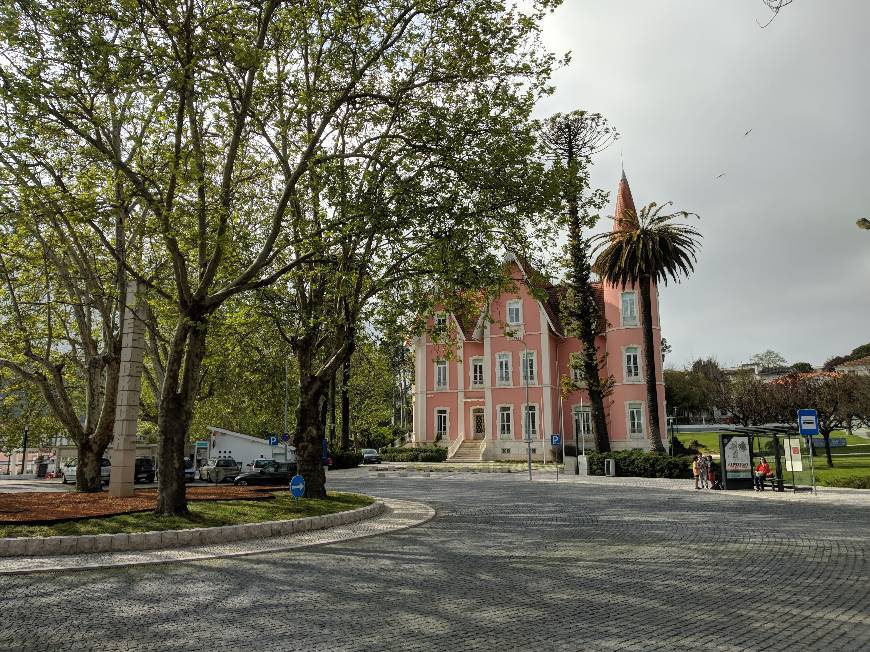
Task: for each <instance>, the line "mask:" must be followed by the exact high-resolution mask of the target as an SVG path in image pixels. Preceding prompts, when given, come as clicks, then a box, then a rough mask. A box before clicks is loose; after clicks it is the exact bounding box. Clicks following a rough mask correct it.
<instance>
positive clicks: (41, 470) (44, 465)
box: [36, 462, 48, 478]
mask: <svg viewBox="0 0 870 652" xmlns="http://www.w3.org/2000/svg"><path fill="white" fill-rule="evenodd" d="M46 473H48V462H40V463H39V464H37V465H36V477H37V478H44V477H45V474H46Z"/></svg>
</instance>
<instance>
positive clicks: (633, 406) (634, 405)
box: [625, 401, 646, 439]
mask: <svg viewBox="0 0 870 652" xmlns="http://www.w3.org/2000/svg"><path fill="white" fill-rule="evenodd" d="M632 412H637V413H638V414H639V415H640V418H639V421H640V432H632V430H631V421H632V419H631V413H632ZM645 427H646V416H645V415H644V411H643V401H627V402H626V404H625V431H626V433H627V434H628V438H629V439H643V437H644V428H645Z"/></svg>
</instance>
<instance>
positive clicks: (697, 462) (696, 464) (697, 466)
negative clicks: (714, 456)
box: [692, 455, 701, 489]
mask: <svg viewBox="0 0 870 652" xmlns="http://www.w3.org/2000/svg"><path fill="white" fill-rule="evenodd" d="M700 475H701V456H700V455H695V457H694V458H693V459H692V477H693V478H694V479H695V489H700V488H701V487H699V486H698V479H699V477H700Z"/></svg>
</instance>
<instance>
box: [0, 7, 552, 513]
mask: <svg viewBox="0 0 870 652" xmlns="http://www.w3.org/2000/svg"><path fill="white" fill-rule="evenodd" d="M557 4H558V2H556V1H555V0H552V1H550V0H539V1H538V2H535V3H534V4H533V5H532V6H531V9H526V10H525V11H520V10H519V9H517V8H515V7H514V6H513V5H511V4H509V3H506V2H500V1H493V0H475V1H474V2H471V3H469V2H466V1H464V0H445V1H444V2H439V3H431V2H429V0H410V1H409V2H406V3H397V2H394V1H393V0H377V1H375V2H369V3H359V2H338V1H337V0H318V1H316V2H309V3H302V4H300V3H283V2H280V1H279V0H268V1H266V2H262V3H249V4H239V3H234V2H228V1H223V0H220V1H218V2H217V3H210V4H201V3H197V2H194V0H184V1H183V2H181V3H179V2H176V1H172V2H170V1H169V0H155V1H154V2H147V3H140V2H120V1H109V2H105V3H97V4H91V5H88V7H87V10H86V11H84V10H82V8H81V7H80V6H79V5H73V4H52V5H48V4H39V3H24V2H21V3H13V4H11V5H10V6H7V7H6V9H5V13H4V20H3V22H2V26H0V42H2V54H0V56H2V58H3V62H2V65H0V76H2V83H0V97H2V99H3V101H4V102H5V103H6V108H7V111H8V112H9V113H10V114H11V115H13V116H15V118H16V120H17V123H16V131H17V132H20V133H22V134H27V135H28V137H30V138H32V139H33V140H34V141H38V140H39V139H40V138H41V137H42V135H43V132H44V130H45V129H51V130H52V131H53V132H55V133H56V135H57V137H58V138H60V139H62V140H63V142H64V147H65V148H66V149H67V151H68V152H69V154H70V157H71V158H73V159H76V160H90V161H94V162H95V164H96V165H98V166H99V169H100V172H101V174H102V175H103V177H104V178H111V179H115V180H116V184H117V186H118V188H119V191H120V192H121V194H123V195H124V196H125V197H129V198H132V199H133V201H132V202H131V209H132V210H131V212H130V215H129V216H128V221H129V223H131V225H132V227H133V228H134V229H135V231H136V233H138V234H139V235H140V237H141V239H142V241H143V247H142V252H143V255H142V256H141V257H140V258H139V259H137V260H131V259H130V258H128V257H126V256H125V255H124V252H123V251H121V248H120V247H119V244H118V243H117V242H115V243H113V242H112V241H111V239H110V238H108V237H106V234H105V232H104V231H103V230H102V229H100V228H95V232H96V233H97V234H98V235H99V236H100V239H101V241H102V242H103V246H104V247H105V249H106V250H107V251H109V252H110V253H111V255H112V256H113V257H114V258H115V259H117V260H119V261H123V265H124V268H125V269H126V271H127V273H128V274H129V275H130V276H131V277H133V278H136V279H137V280H139V281H141V282H143V283H144V284H145V285H146V286H147V288H148V291H149V296H150V299H151V302H152V304H153V305H154V307H155V309H156V310H157V312H158V313H165V314H166V315H169V316H171V317H172V319H171V323H172V327H171V329H169V333H170V334H169V336H168V338H167V340H168V343H167V354H166V357H165V360H164V369H163V373H162V376H163V377H162V382H161V384H160V396H159V401H158V404H159V412H158V416H157V421H158V424H157V429H158V434H159V439H160V459H161V465H162V469H163V473H162V474H161V483H160V488H159V490H158V500H157V507H156V511H157V513H159V514H166V515H175V514H185V513H187V505H186V499H185V486H184V477H183V463H182V459H183V453H184V446H185V443H186V441H187V439H188V435H189V428H190V424H191V419H192V417H193V410H194V407H195V404H196V399H197V396H198V395H199V393H200V387H201V383H202V364H203V359H204V357H205V356H206V353H207V335H208V331H209V328H210V324H211V321H212V318H213V316H214V315H215V313H216V312H217V311H218V310H219V309H220V307H221V306H222V305H223V304H224V302H226V301H227V300H228V299H230V298H231V297H234V296H236V295H239V294H242V293H246V292H250V291H252V290H256V289H258V288H263V287H267V286H269V285H271V284H273V283H275V282H276V281H277V280H278V279H281V278H282V277H284V276H285V275H288V274H290V275H291V278H292V280H291V281H290V282H289V283H290V287H291V288H292V292H293V293H295V299H296V301H295V304H294V307H295V308H296V310H297V311H298V314H296V315H294V317H293V319H294V320H295V321H296V322H297V323H298V324H302V325H303V328H302V329H301V330H299V331H298V332H296V333H294V334H293V335H292V336H291V337H293V338H295V339H293V340H292V341H293V343H294V352H295V354H296V358H297V364H298V365H299V367H300V376H299V377H300V387H299V391H300V401H299V406H298V407H297V420H296V428H297V430H296V435H295V442H296V445H297V449H298V451H299V459H300V469H301V471H302V473H303V475H305V477H306V487H307V490H308V493H309V495H311V496H321V495H324V492H325V488H324V477H323V471H322V468H321V465H320V461H319V456H320V439H321V434H322V433H321V432H320V430H321V426H320V425H318V424H319V423H320V414H319V410H320V407H321V403H322V400H321V399H322V395H323V391H324V389H323V388H324V387H325V386H326V383H325V382H324V381H326V380H328V378H330V377H331V376H332V375H333V372H334V369H332V367H333V366H336V365H338V364H340V363H341V361H342V360H343V357H344V356H345V355H346V353H347V350H348V349H349V344H348V338H347V334H348V330H349V329H351V328H352V327H353V325H354V324H356V323H357V321H358V314H359V311H360V310H359V309H360V306H359V305H351V306H350V307H349V308H348V313H347V315H345V316H343V317H342V319H343V323H342V324H339V325H338V326H337V327H332V326H330V325H329V324H328V321H329V320H326V323H325V322H324V321H323V319H324V316H330V315H331V313H332V312H333V311H334V310H335V308H336V307H338V308H339V314H341V312H342V311H341V308H342V305H341V299H340V297H341V296H356V295H355V294H354V293H353V292H351V293H350V294H349V295H348V293H347V291H346V287H345V284H347V286H348V287H355V283H356V282H357V281H358V282H359V284H361V285H362V290H361V291H360V292H359V293H358V295H359V296H362V297H365V296H368V295H369V294H370V293H372V290H371V289H370V288H369V287H368V286H367V282H368V279H370V278H371V275H370V274H369V273H368V272H365V273H360V272H359V269H358V266H359V265H360V264H363V265H365V264H367V263H368V262H369V261H372V260H376V261H379V264H381V265H383V267H384V269H385V270H387V269H388V268H389V265H388V263H387V261H389V260H391V259H393V258H395V260H396V261H397V264H398V265H399V266H400V267H401V266H404V268H403V269H404V272H403V273H405V272H407V261H408V260H409V257H408V255H407V254H401V253H399V254H394V252H393V251H391V247H392V245H394V244H397V243H405V242H407V243H408V246H409V247H413V243H414V242H415V241H416V240H415V236H416V237H419V236H422V235H423V233H424V232H425V234H426V236H427V237H426V241H427V242H429V243H432V242H434V243H437V244H438V245H439V246H440V247H441V252H442V253H444V254H449V252H450V251H451V250H452V249H454V248H456V247H457V245H458V243H460V242H462V239H463V238H465V239H466V240H467V241H469V242H472V243H473V242H475V240H479V239H482V238H489V237H491V235H492V233H491V230H483V231H482V232H478V231H474V230H473V228H472V226H471V225H469V226H468V227H465V226H464V225H463V223H462V220H463V219H466V218H469V217H473V216H475V215H477V213H478V211H480V210H481V209H480V206H481V205H482V204H483V203H485V202H484V200H485V201H486V202H487V203H488V204H489V205H490V206H491V207H492V209H491V211H490V213H489V219H490V220H491V221H493V222H494V219H495V216H494V213H495V211H494V206H495V204H496V203H497V202H498V201H499V199H498V198H496V197H494V196H493V195H495V194H498V193H501V197H505V196H508V195H509V194H510V193H511V192H514V191H515V190H516V188H517V187H518V186H520V184H516V185H514V186H511V184H510V183H508V184H494V181H495V180H496V178H497V173H498V175H505V176H506V177H507V178H508V179H511V178H514V179H516V178H519V177H522V176H524V175H523V174H522V172H523V171H522V170H521V169H518V168H514V167H512V166H514V164H515V163H517V158H516V157H514V156H504V154H506V148H510V147H525V146H527V142H526V137H525V136H524V134H523V132H522V125H523V121H522V120H518V118H522V117H523V115H527V114H528V112H529V111H530V107H531V105H532V104H533V102H534V100H535V98H536V97H538V96H539V95H540V93H542V92H545V91H546V90H547V77H548V73H549V70H550V68H551V67H552V64H553V63H554V60H553V58H552V57H551V56H550V55H549V54H547V53H546V52H545V51H543V50H542V49H541V48H540V44H539V42H538V40H537V35H538V26H537V20H538V19H539V18H540V17H541V16H542V15H543V14H544V13H545V12H546V11H548V10H549V9H551V8H552V7H554V6H556V5H557ZM493 148H494V149H493ZM439 150H440V152H443V151H447V150H449V151H450V152H457V151H462V152H464V155H463V157H462V158H461V159H460V160H459V161H457V164H456V165H452V166H446V167H442V166H439V165H437V164H436V163H435V162H436V161H437V160H439V156H440V152H439ZM427 155H431V156H429V157H428V158H427ZM478 157H480V160H481V163H477V162H476V159H477V158H478ZM441 160H444V159H443V157H441ZM421 163H424V164H423V165H421ZM484 164H485V165H488V166H489V167H490V169H491V170H492V172H491V173H489V174H485V175H483V176H482V177H477V178H475V177H469V178H466V175H477V174H478V173H480V172H481V170H482V169H483V166H484ZM517 165H521V164H519V163H517ZM343 166H347V167H349V168H351V169H350V173H348V174H344V173H342V167H343ZM415 170H416V171H417V172H416V174H415ZM525 179H526V180H527V179H528V176H527V175H525ZM469 182H471V183H469ZM360 183H362V184H363V186H364V187H365V191H364V192H359V191H358V190H357V186H358V185H359V184H360ZM520 187H522V188H523V189H524V190H525V186H520ZM352 193H355V195H356V196H355V198H354V199H353V201H352V202H351V203H350V204H346V203H345V202H344V198H345V197H348V196H350V195H351V194H352ZM466 193H471V194H466ZM425 196H429V197H431V199H432V201H431V202H430V203H429V204H426V203H425V202H422V201H421V198H422V197H425ZM519 196H522V195H519ZM97 198H98V199H99V200H101V201H106V202H107V203H111V201H112V197H107V196H106V194H105V193H103V194H98V195H97ZM406 198H408V199H409V201H405V199H406ZM469 199H473V200H474V201H473V202H472V201H467V200H469ZM411 200H412V201H411ZM451 202H452V205H453V207H455V208H456V210H453V211H452V212H451V211H446V210H445V208H448V207H450V206H451ZM473 204H476V205H473ZM514 204H515V202H514V203H511V204H508V205H506V206H504V207H503V209H504V213H509V212H510V207H511V206H513V205H514ZM397 208H399V209H401V210H400V211H399V214H401V215H402V219H403V221H402V222H401V228H399V227H395V228H392V229H391V228H389V227H387V226H384V225H383V224H382V223H381V221H380V220H381V218H382V216H383V215H384V211H385V210H386V209H390V210H391V211H395V210H396V209H397ZM412 208H413V210H412ZM424 209H429V210H431V213H426V212H424ZM427 215H432V217H431V218H429V219H424V220H422V221H421V223H420V225H419V228H418V230H417V231H415V230H414V227H408V226H407V225H408V223H409V220H411V218H412V216H413V217H415V218H416V217H421V216H422V217H424V218H425V217H426V216H427ZM385 232H387V233H389V236H388V237H387V238H386V239H381V240H378V239H377V236H379V235H380V234H383V233H385ZM370 236H371V237H370ZM406 238H407V240H406ZM334 246H338V247H339V250H341V251H342V254H344V250H342V249H341V247H348V251H350V252H353V255H342V256H341V257H340V258H336V256H335V250H334V249H333V248H332V247H334ZM436 249H437V248H436ZM466 252H467V253H468V254H469V255H474V254H475V253H476V252H475V251H474V248H473V247H466ZM436 258H437V251H436V252H432V259H433V260H434V259H436ZM448 260H451V261H455V260H456V257H455V256H451V255H446V256H445V258H444V260H443V262H444V263H445V265H446V264H447V261H448ZM303 263H304V265H303ZM453 268H454V266H452V265H451V269H453ZM325 269H328V271H325ZM455 269H456V271H457V272H461V271H462V265H456V266H455ZM323 274H327V275H328V279H329V282H330V283H336V284H339V285H341V286H342V290H341V292H335V291H331V292H330V295H329V297H330V298H329V299H327V293H326V290H325V289H324V288H322V279H323ZM381 276H382V277H390V278H391V277H392V276H391V273H390V272H389V271H384V272H383V274H381ZM336 298H338V302H337V303H336V302H335V301H332V300H331V299H336ZM360 303H364V302H360ZM330 318H331V317H330ZM326 333H329V335H328V339H329V340H330V341H331V342H332V354H326V353H324V351H323V350H322V349H321V348H320V347H316V346H313V345H315V344H318V343H319V341H320V337H321V336H322V335H324V334H326ZM339 340H342V341H339Z"/></svg>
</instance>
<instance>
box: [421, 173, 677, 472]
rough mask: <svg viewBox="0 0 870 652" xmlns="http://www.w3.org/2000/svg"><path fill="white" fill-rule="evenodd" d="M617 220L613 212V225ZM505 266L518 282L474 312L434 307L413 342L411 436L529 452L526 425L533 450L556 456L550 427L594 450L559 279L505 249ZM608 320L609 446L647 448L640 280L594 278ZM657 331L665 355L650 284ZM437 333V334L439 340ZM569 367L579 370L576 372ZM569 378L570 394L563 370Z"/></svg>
mask: <svg viewBox="0 0 870 652" xmlns="http://www.w3.org/2000/svg"><path fill="white" fill-rule="evenodd" d="M634 210H635V207H634V202H633V200H632V196H631V190H630V188H629V185H628V181H627V180H626V178H625V175H624V174H623V177H622V179H621V181H620V183H619V189H618V192H617V201H616V215H619V216H621V215H623V214H624V213H625V211H634ZM619 224H620V221H619V220H615V228H619ZM505 268H506V272H505V273H507V274H509V275H510V276H511V278H512V280H513V281H514V286H515V288H516V289H515V291H513V292H510V293H507V292H506V293H503V294H502V295H501V296H499V297H497V298H495V299H494V300H492V301H491V302H490V303H489V305H485V306H481V307H480V313H479V315H477V316H476V319H475V318H474V317H472V318H460V317H457V316H456V315H453V314H449V313H437V314H436V315H434V316H433V317H432V318H431V320H430V322H429V326H430V329H429V330H430V331H431V332H432V333H444V334H445V337H433V336H432V335H430V334H429V333H426V334H424V335H421V336H420V337H419V338H417V340H416V341H415V342H414V355H415V385H414V391H413V405H414V416H413V442H414V444H415V445H425V444H432V443H436V444H439V445H444V446H448V447H449V448H450V452H451V457H453V456H456V457H464V458H468V459H481V460H496V459H524V458H525V456H526V454H527V444H526V443H525V441H524V438H525V433H526V432H528V433H529V436H530V438H531V439H532V440H533V441H534V442H535V443H534V444H533V445H532V447H533V449H534V450H533V452H534V454H535V455H536V459H541V457H542V456H543V457H544V458H545V459H551V450H550V435H551V434H554V433H559V434H563V435H564V436H565V437H566V441H571V442H573V441H574V440H575V438H576V440H577V441H578V443H580V444H581V445H582V443H583V441H584V440H585V447H586V449H587V450H589V449H594V446H595V442H594V433H593V431H592V427H593V424H592V419H591V415H590V410H589V397H588V394H587V392H586V391H585V390H584V389H583V388H582V386H581V383H580V378H579V376H577V372H576V371H573V369H572V364H571V363H572V356H575V355H578V354H579V352H580V350H581V346H580V342H579V340H577V339H575V338H572V337H568V336H567V335H566V333H565V330H564V328H563V326H562V323H561V319H560V317H559V314H560V309H559V302H560V299H561V296H562V294H563V290H562V288H560V287H558V286H554V285H552V284H550V283H548V282H547V281H546V280H545V279H543V278H542V277H541V276H540V275H539V274H537V273H536V272H535V271H534V270H532V269H530V268H529V266H528V264H527V263H525V262H524V261H522V260H520V259H518V258H516V257H513V256H508V259H507V261H506V265H505ZM596 289H597V292H598V300H599V309H600V310H601V312H602V314H603V317H604V323H603V325H602V332H601V333H600V334H599V336H598V349H599V352H600V354H601V355H602V356H603V357H604V360H605V364H604V367H603V370H602V373H603V375H604V376H605V377H611V378H612V380H613V389H612V392H611V393H610V394H609V396H607V397H606V398H605V413H606V415H605V416H606V420H607V424H608V434H609V439H610V445H611V448H612V449H614V450H623V449H630V448H644V447H645V446H646V430H647V427H648V415H647V404H646V384H645V371H644V364H645V363H644V355H643V333H642V329H641V322H640V296H639V295H640V293H639V292H638V289H637V288H636V287H632V286H626V287H624V288H623V287H616V286H611V285H608V284H598V286H597V287H596ZM652 290H653V292H652V296H653V302H652V318H653V340H654V347H655V355H656V356H657V358H656V359H658V360H661V359H662V358H661V329H660V326H659V310H658V292H657V290H656V288H655V287H653V288H652ZM436 340H438V341H436ZM572 376H573V378H572ZM563 377H566V378H570V379H572V381H573V382H572V386H571V389H570V391H568V392H567V394H563V393H562V392H560V391H559V388H560V379H561V378H563ZM657 383H658V400H659V421H660V424H659V428H660V432H661V433H663V434H664V433H665V406H664V396H665V391H664V380H663V378H662V369H661V365H658V367H657Z"/></svg>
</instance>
